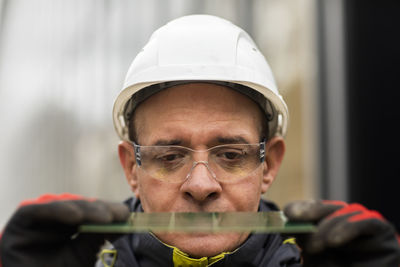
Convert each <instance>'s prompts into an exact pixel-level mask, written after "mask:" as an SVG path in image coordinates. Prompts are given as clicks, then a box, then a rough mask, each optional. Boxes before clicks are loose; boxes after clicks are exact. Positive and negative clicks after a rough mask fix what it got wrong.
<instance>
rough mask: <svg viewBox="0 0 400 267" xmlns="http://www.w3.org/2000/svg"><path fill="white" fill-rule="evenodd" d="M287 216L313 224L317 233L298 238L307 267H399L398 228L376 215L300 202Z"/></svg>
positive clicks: (330, 203) (337, 203) (355, 206)
mask: <svg viewBox="0 0 400 267" xmlns="http://www.w3.org/2000/svg"><path fill="white" fill-rule="evenodd" d="M284 212H285V214H286V216H287V217H288V219H289V221H293V222H313V223H316V224H317V231H316V232H315V233H312V234H300V235H297V236H296V239H297V242H298V245H299V246H300V248H301V249H302V255H303V260H304V266H306V267H311V266H312V267H322V266H324V267H339V266H340V267H343V266H351V267H389V266H390V267H398V266H399V264H400V245H399V241H398V237H397V235H396V231H395V229H394V227H393V226H392V225H391V224H390V223H389V222H387V221H386V220H385V219H384V218H383V217H382V215H380V214H379V213H378V212H376V211H371V210H368V209H366V208H365V207H363V206H362V205H360V204H346V203H344V202H341V201H297V202H292V203H290V204H288V205H287V206H286V207H285V209H284Z"/></svg>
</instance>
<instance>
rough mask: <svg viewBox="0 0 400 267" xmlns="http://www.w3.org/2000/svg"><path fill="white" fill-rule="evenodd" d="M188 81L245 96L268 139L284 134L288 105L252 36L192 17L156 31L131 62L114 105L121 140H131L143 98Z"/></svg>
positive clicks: (224, 24) (209, 18)
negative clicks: (264, 121) (135, 114)
mask: <svg viewBox="0 0 400 267" xmlns="http://www.w3.org/2000/svg"><path fill="white" fill-rule="evenodd" d="M189 82H208V83H216V84H221V85H224V86H228V87H230V88H232V89H234V90H236V91H239V92H241V93H243V94H245V95H247V96H248V97H250V98H251V99H253V100H254V101H255V102H256V103H258V104H259V105H260V107H261V109H262V110H263V111H264V112H265V114H266V119H267V120H268V127H269V136H268V138H270V137H272V136H284V135H285V134H286V129H287V123H288V115H289V114H288V110H287V106H286V104H285V102H284V101H283V99H282V96H281V95H280V94H279V92H278V89H277V86H276V84H275V80H274V77H273V74H272V71H271V69H270V67H269V65H268V63H267V61H266V60H265V58H264V56H263V55H262V54H261V53H260V51H259V50H258V48H257V46H256V45H255V44H254V42H253V40H252V39H251V37H250V36H249V35H248V34H247V33H246V32H245V31H243V30H242V29H241V28H239V27H237V26H235V25H234V24H232V23H231V22H229V21H227V20H224V19H221V18H219V17H215V16H210V15H190V16H185V17H181V18H178V19H175V20H173V21H171V22H169V23H168V24H166V25H164V26H163V27H161V28H159V29H158V30H157V31H155V32H154V33H153V35H152V36H151V38H150V40H149V42H148V43H147V44H146V45H145V47H144V48H143V49H142V51H141V52H140V53H139V54H138V55H137V56H136V58H135V59H134V60H133V62H132V64H131V66H130V68H129V70H128V73H127V75H126V79H125V83H124V86H123V90H122V91H121V92H120V94H119V95H118V97H117V99H116V100H115V103H114V109H113V121H114V126H115V129H116V131H117V133H118V135H119V137H120V138H121V139H122V140H129V121H130V117H131V115H132V113H133V111H134V109H135V108H136V107H137V105H139V104H140V103H141V102H142V101H144V100H145V99H146V98H147V97H149V96H151V95H152V94H155V93H157V92H159V91H160V90H163V89H165V88H168V87H171V86H174V85H177V84H182V83H189Z"/></svg>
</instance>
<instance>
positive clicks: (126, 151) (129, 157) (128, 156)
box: [118, 141, 139, 199]
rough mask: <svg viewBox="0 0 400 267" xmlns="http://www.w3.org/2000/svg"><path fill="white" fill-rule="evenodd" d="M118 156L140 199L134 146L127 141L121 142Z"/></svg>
mask: <svg viewBox="0 0 400 267" xmlns="http://www.w3.org/2000/svg"><path fill="white" fill-rule="evenodd" d="M118 155H119V161H120V163H121V166H122V169H123V170H124V173H125V177H126V180H127V181H128V184H129V186H130V187H131V190H132V192H133V193H134V194H135V196H136V198H138V199H139V189H138V179H137V173H136V167H137V165H136V160H135V152H134V149H133V146H132V145H131V144H130V143H128V142H126V141H122V142H120V143H119V145H118Z"/></svg>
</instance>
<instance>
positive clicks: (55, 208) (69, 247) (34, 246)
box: [0, 194, 129, 267]
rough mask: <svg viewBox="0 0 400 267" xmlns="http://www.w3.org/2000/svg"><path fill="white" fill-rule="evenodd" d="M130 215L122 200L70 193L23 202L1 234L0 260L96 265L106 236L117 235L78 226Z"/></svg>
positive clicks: (7, 264)
mask: <svg viewBox="0 0 400 267" xmlns="http://www.w3.org/2000/svg"><path fill="white" fill-rule="evenodd" d="M128 216H129V210H128V207H127V206H125V205H124V204H122V203H111V202H104V201H99V200H94V199H85V198H83V197H80V196H76V195H71V194H62V195H44V196H42V197H40V198H38V199H36V200H33V201H26V202H23V203H22V204H21V206H20V207H19V208H18V209H17V211H16V212H15V213H14V215H13V216H12V217H11V219H10V220H9V222H8V223H7V225H6V227H5V229H4V232H3V234H2V237H1V240H0V262H1V263H2V265H3V267H14V266H15V267H16V266H18V267H21V266H32V267H36V266H37V267H39V266H40V267H46V266H49V267H50V266H51V267H61V266H74V267H81V266H82V267H88V266H94V264H95V262H96V254H97V252H98V251H99V248H100V247H101V246H102V245H103V244H104V240H105V238H116V237H117V236H116V235H110V236H106V235H104V234H78V233H77V230H78V226H79V225H81V224H85V223H94V224H103V223H113V222H121V221H125V220H126V219H127V218H128ZM0 266H1V264H0Z"/></svg>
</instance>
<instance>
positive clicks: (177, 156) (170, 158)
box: [157, 154, 184, 162]
mask: <svg viewBox="0 0 400 267" xmlns="http://www.w3.org/2000/svg"><path fill="white" fill-rule="evenodd" d="M183 157H184V155H182V154H165V155H161V156H159V157H157V159H159V160H161V161H164V162H173V161H178V160H180V159H182V158H183Z"/></svg>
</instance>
